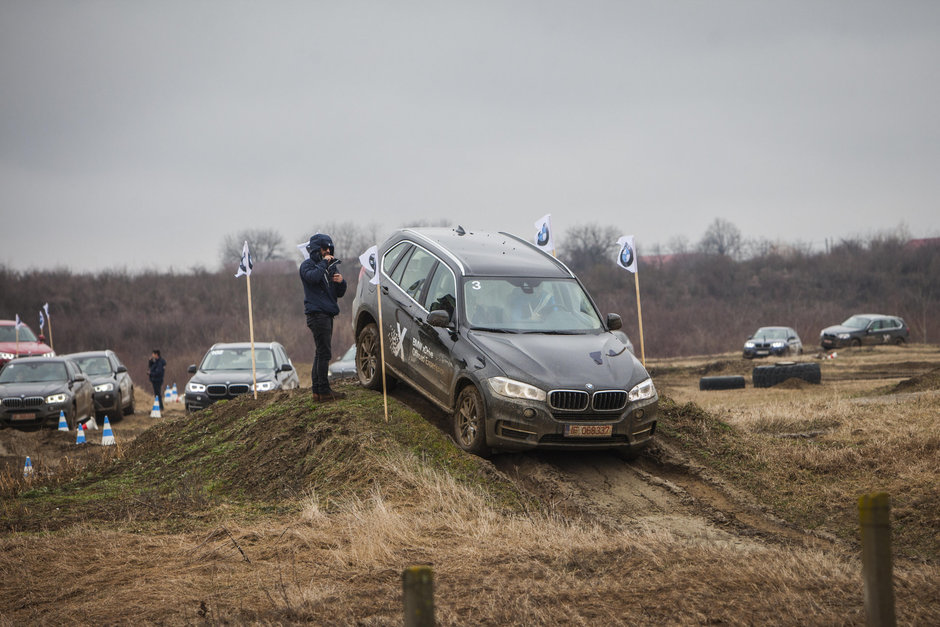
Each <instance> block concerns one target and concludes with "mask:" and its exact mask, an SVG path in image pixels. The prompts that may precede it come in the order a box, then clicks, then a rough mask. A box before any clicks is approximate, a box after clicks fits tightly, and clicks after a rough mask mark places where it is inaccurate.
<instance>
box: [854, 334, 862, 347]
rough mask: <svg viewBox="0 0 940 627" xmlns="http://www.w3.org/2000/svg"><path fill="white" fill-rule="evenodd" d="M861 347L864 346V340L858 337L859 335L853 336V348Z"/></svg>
mask: <svg viewBox="0 0 940 627" xmlns="http://www.w3.org/2000/svg"><path fill="white" fill-rule="evenodd" d="M861 347H862V341H861V340H860V339H858V338H857V337H853V338H852V348H861Z"/></svg>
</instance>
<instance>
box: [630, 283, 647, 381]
mask: <svg viewBox="0 0 940 627" xmlns="http://www.w3.org/2000/svg"><path fill="white" fill-rule="evenodd" d="M633 282H634V284H636V316H637V319H638V320H639V321H640V358H641V360H642V361H643V367H644V368H646V348H645V347H644V346H643V306H642V305H641V304H640V269H639V268H637V270H636V272H634V273H633Z"/></svg>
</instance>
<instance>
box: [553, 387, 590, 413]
mask: <svg viewBox="0 0 940 627" xmlns="http://www.w3.org/2000/svg"><path fill="white" fill-rule="evenodd" d="M589 400H590V397H589V396H588V393H587V392H579V391H577V390H555V391H554V392H552V393H551V394H549V396H548V404H549V406H550V407H551V408H552V409H560V410H562V411H583V410H585V409H587V406H588V401H589Z"/></svg>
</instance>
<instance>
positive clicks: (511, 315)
mask: <svg viewBox="0 0 940 627" xmlns="http://www.w3.org/2000/svg"><path fill="white" fill-rule="evenodd" d="M463 296H464V308H465V310H466V319H467V321H468V322H469V323H470V327H471V328H474V329H487V330H491V331H506V332H510V333H588V332H597V331H600V330H601V329H603V325H602V324H601V320H600V318H599V317H598V315H597V312H596V311H595V309H594V306H593V305H592V304H591V301H590V299H589V298H588V296H587V294H585V293H584V290H583V289H581V285H580V284H579V283H578V282H577V281H575V280H574V279H538V278H531V277H511V278H493V277H467V278H466V279H465V280H464V284H463Z"/></svg>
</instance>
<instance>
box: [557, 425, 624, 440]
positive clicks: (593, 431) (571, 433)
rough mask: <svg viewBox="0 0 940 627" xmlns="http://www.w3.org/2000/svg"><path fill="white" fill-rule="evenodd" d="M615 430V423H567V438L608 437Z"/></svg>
mask: <svg viewBox="0 0 940 627" xmlns="http://www.w3.org/2000/svg"><path fill="white" fill-rule="evenodd" d="M613 432H614V425H565V437H566V438H607V437H610V436H611V434H612V433H613Z"/></svg>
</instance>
